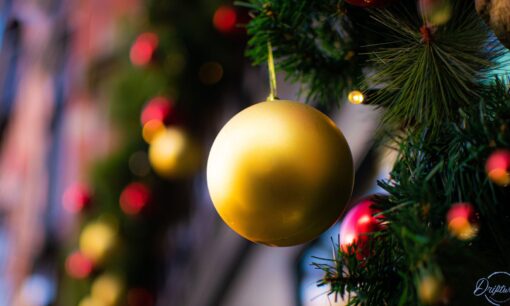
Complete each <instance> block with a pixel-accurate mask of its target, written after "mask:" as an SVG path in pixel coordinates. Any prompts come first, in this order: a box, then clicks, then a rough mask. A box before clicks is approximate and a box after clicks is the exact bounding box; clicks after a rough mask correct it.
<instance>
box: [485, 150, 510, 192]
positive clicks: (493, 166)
mask: <svg viewBox="0 0 510 306" xmlns="http://www.w3.org/2000/svg"><path fill="white" fill-rule="evenodd" d="M485 171H486V172H487V176H488V177H489V179H490V180H491V181H492V182H494V183H495V184H497V185H499V186H507V185H508V184H510V151H509V150H505V149H500V150H496V151H494V152H492V154H491V155H490V156H489V159H487V163H486V164H485Z"/></svg>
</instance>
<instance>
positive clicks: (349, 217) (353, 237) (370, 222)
mask: <svg viewBox="0 0 510 306" xmlns="http://www.w3.org/2000/svg"><path fill="white" fill-rule="evenodd" d="M373 204H374V200H373V197H369V198H365V199H363V200H361V201H359V202H358V203H356V204H355V205H354V206H353V207H352V208H351V209H350V210H349V211H348V212H347V214H346V215H345V217H344V218H343V220H342V223H341V224H340V248H341V249H342V251H343V252H346V253H348V252H351V251H352V250H353V247H352V245H353V244H356V248H355V250H356V258H357V259H358V260H362V259H363V258H365V257H367V256H369V255H370V239H371V237H370V236H369V235H368V234H370V233H374V232H378V231H380V230H382V229H383V228H384V226H383V225H382V224H381V221H382V220H381V216H377V217H374V214H376V213H379V212H380V211H379V210H377V209H375V208H373V207H372V205H373Z"/></svg>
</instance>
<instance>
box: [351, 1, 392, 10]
mask: <svg viewBox="0 0 510 306" xmlns="http://www.w3.org/2000/svg"><path fill="white" fill-rule="evenodd" d="M345 2H347V3H349V4H351V5H354V6H360V7H366V8H371V7H384V6H386V5H388V4H391V3H392V2H395V0H345Z"/></svg>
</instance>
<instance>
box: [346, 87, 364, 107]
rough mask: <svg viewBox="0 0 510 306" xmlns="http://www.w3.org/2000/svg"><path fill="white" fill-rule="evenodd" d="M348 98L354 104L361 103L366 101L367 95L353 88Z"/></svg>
mask: <svg viewBox="0 0 510 306" xmlns="http://www.w3.org/2000/svg"><path fill="white" fill-rule="evenodd" d="M348 99H349V102H350V103H352V104H361V103H363V101H365V96H364V95H363V93H362V92H361V91H358V90H353V91H351V92H350V93H349V96H348Z"/></svg>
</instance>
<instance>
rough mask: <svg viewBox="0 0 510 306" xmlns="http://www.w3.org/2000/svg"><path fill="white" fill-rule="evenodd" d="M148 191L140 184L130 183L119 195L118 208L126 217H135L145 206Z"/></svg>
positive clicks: (148, 197) (148, 196)
mask: <svg viewBox="0 0 510 306" xmlns="http://www.w3.org/2000/svg"><path fill="white" fill-rule="evenodd" d="M149 200H150V190H149V188H148V187H147V186H145V185H144V184H141V183H131V184H129V185H127V186H126V188H124V190H123V191H122V193H121V194H120V200H119V202H120V208H121V209H122V211H123V212H124V213H126V214H127V215H137V214H139V213H140V211H142V209H143V208H144V207H145V206H147V204H148V203H149Z"/></svg>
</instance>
